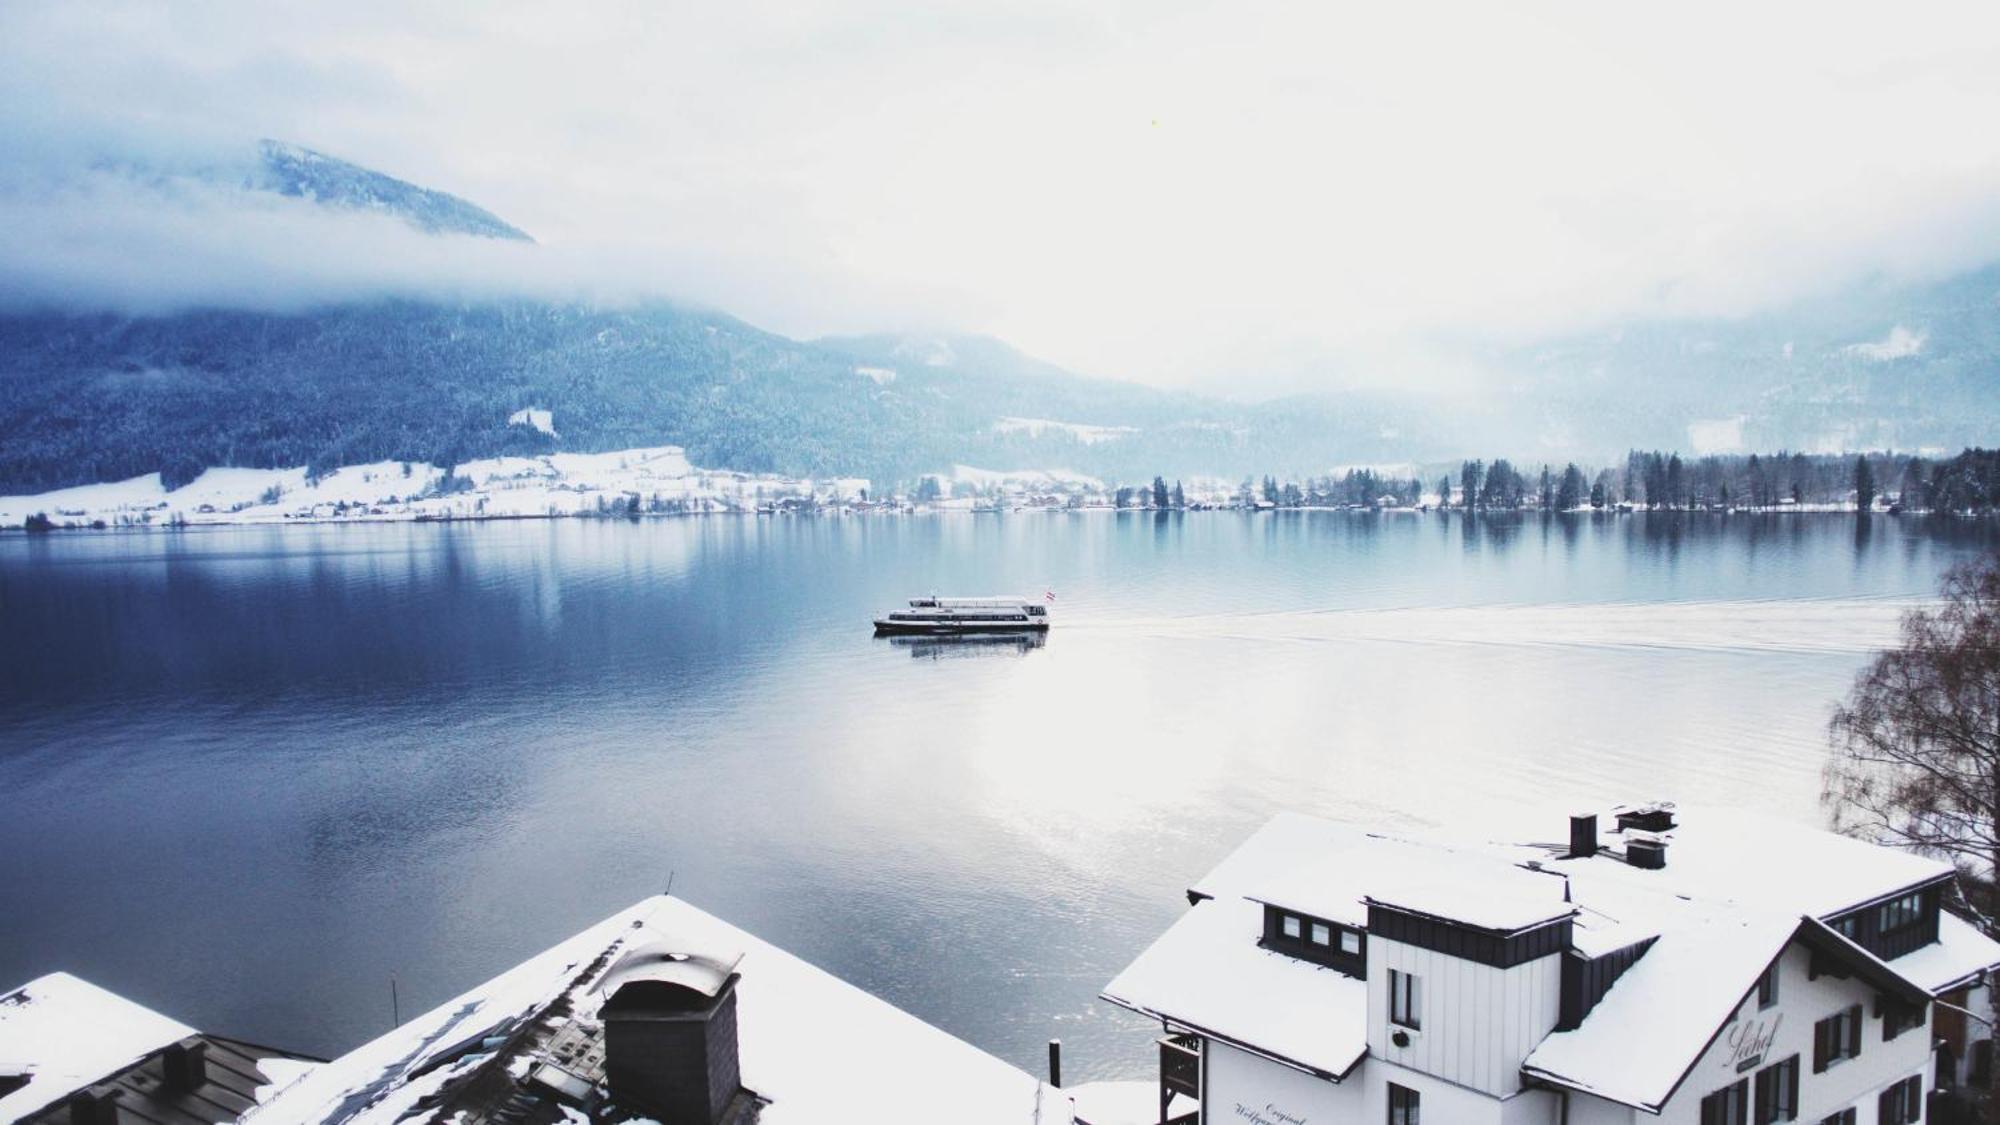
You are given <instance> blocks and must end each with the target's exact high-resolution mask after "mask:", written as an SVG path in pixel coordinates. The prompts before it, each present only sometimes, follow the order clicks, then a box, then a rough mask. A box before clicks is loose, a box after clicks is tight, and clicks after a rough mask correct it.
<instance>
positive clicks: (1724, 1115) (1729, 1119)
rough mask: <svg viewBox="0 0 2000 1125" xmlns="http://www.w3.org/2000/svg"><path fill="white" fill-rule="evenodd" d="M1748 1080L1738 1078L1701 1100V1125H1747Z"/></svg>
mask: <svg viewBox="0 0 2000 1125" xmlns="http://www.w3.org/2000/svg"><path fill="white" fill-rule="evenodd" d="M1749 1122H1750V1080H1749V1079H1747V1078H1739V1079H1737V1080H1736V1083H1735V1084H1734V1085H1730V1086H1724V1087H1723V1088H1722V1089H1720V1090H1717V1091H1716V1092H1715V1093H1713V1094H1710V1095H1709V1096H1707V1097H1705V1098H1703V1099H1701V1125H1749Z"/></svg>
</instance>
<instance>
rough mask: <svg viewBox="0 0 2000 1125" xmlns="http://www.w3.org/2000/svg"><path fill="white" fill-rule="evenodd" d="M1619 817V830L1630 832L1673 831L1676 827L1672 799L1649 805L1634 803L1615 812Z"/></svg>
mask: <svg viewBox="0 0 2000 1125" xmlns="http://www.w3.org/2000/svg"><path fill="white" fill-rule="evenodd" d="M1614 815H1616V816H1617V817H1618V830H1619V831H1620V832H1629V831H1631V830H1633V829H1635V828H1636V829H1638V830H1639V831H1641V832H1671V831H1673V829H1674V806H1673V802H1671V801H1655V802H1653V803H1652V804H1649V805H1633V806H1632V807H1630V808H1621V809H1618V810H1617V811H1616V813H1615V814H1614Z"/></svg>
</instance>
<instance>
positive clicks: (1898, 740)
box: [1822, 555, 2000, 1105]
mask: <svg viewBox="0 0 2000 1125" xmlns="http://www.w3.org/2000/svg"><path fill="white" fill-rule="evenodd" d="M1940 592H1941V594H1942V596H1943V600H1942V602H1941V604H1939V605H1937V606H1936V607H1935V608H1930V609H1915V610H1911V611H1910V612H1909V613H1907V614H1905V615H1904V616H1903V626H1902V643H1901V644H1899V645H1898V646H1897V647H1895V648H1893V649H1890V650H1889V651H1887V652H1884V653H1882V654H1881V655H1879V656H1877V657H1876V658H1875V661H1874V663H1872V664H1870V665H1869V666H1868V667H1867V668H1866V669H1864V670H1862V672H1861V674H1860V675H1859V676H1858V677H1856V679H1855V682H1854V689H1853V691H1852V692H1851V693H1850V694H1849V695H1848V697H1847V700H1846V702H1844V703H1842V704H1840V705H1839V706H1838V707H1836V708H1835V710H1834V714H1833V721H1832V723H1831V724H1830V728H1829V735H1830V741H1831V743H1832V751H1833V752H1832V755H1831V757H1830V758H1829V759H1828V761H1827V765H1826V772H1825V790H1824V792H1823V794H1822V797H1823V799H1824V800H1825V802H1826V803H1827V804H1828V805H1829V806H1830V808H1831V811H1832V813H1833V818H1834V823H1835V825H1836V826H1837V827H1839V828H1841V829H1842V830H1843V831H1847V832H1850V833H1852V834H1854V835H1858V836H1863V837H1867V838H1870V839H1873V840H1876V841H1878V842H1881V843H1887V844H1897V845H1901V846H1903V847H1907V848H1909V849H1911V850H1913V851H1917V852H1922V853H1924V854H1927V855H1932V856H1936V857H1938V858H1940V859H1945V860H1949V861H1950V862H1951V863H1952V864H1953V865H1954V866H1956V867H1957V868H1958V870H1959V886H1960V889H1961V890H1962V891H1963V894H1964V899H1963V901H1962V902H1961V903H1958V904H1955V905H1956V906H1957V908H1958V909H1960V910H1961V911H1962V912H1963V913H1965V914H1966V915H1967V916H1968V918H1969V919H1970V920H1971V921H1972V922H1973V923H1974V924H1975V925H1977V926H1978V927H1979V928H1980V929H1981V930H1982V931H1984V932H1985V933H1986V934H1987V935H1988V936H1990V937H1996V938H2000V902H1996V896H1995V875H1996V872H2000V555H1988V556H1987V557H1985V558H1983V559H1981V560H1979V561H1977V562H1968V563H1961V564H1959V565H1958V566H1955V567H1953V568H1952V569H1951V570H1949V571H1947V572H1946V573H1945V576H1944V581H1943V584H1942V589H1941V591H1940ZM1976 1018H1982V1022H1986V1021H1990V1019H1991V1017H1976ZM1996 1077H2000V1074H1996ZM1985 1096H1986V1097H1987V1098H1989V1099H1990V1098H1992V1097H1993V1094H1992V1092H1991V1091H1987V1092H1985ZM1988 1104H1989V1105H1990V1104H1992V1103H1991V1102H1990V1101H1989V1103H1988Z"/></svg>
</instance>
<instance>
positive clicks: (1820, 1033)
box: [1813, 1020, 1830, 1074]
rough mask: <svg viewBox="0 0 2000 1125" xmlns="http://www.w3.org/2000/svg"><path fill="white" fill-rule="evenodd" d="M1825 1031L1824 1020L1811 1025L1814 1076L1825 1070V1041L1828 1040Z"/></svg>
mask: <svg viewBox="0 0 2000 1125" xmlns="http://www.w3.org/2000/svg"><path fill="white" fill-rule="evenodd" d="M1827 1030H1828V1029H1827V1026H1826V1021H1825V1020H1821V1021H1819V1022H1818V1023H1816V1024H1814V1025H1813V1073H1814V1074H1820V1073H1822V1072H1824V1071H1825V1070H1826V1055H1827V1040H1828V1038H1830V1037H1829V1036H1828V1035H1827Z"/></svg>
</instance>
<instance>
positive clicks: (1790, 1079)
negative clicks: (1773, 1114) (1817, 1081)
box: [1785, 1055, 1799, 1121]
mask: <svg viewBox="0 0 2000 1125" xmlns="http://www.w3.org/2000/svg"><path fill="white" fill-rule="evenodd" d="M1785 1110H1786V1116H1785V1120H1787V1121H1791V1120H1794V1119H1796V1118H1797V1117H1798V1115H1799V1057H1798V1056H1797V1055H1793V1056H1792V1057H1791V1058H1790V1059H1787V1060H1786V1061H1785Z"/></svg>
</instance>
